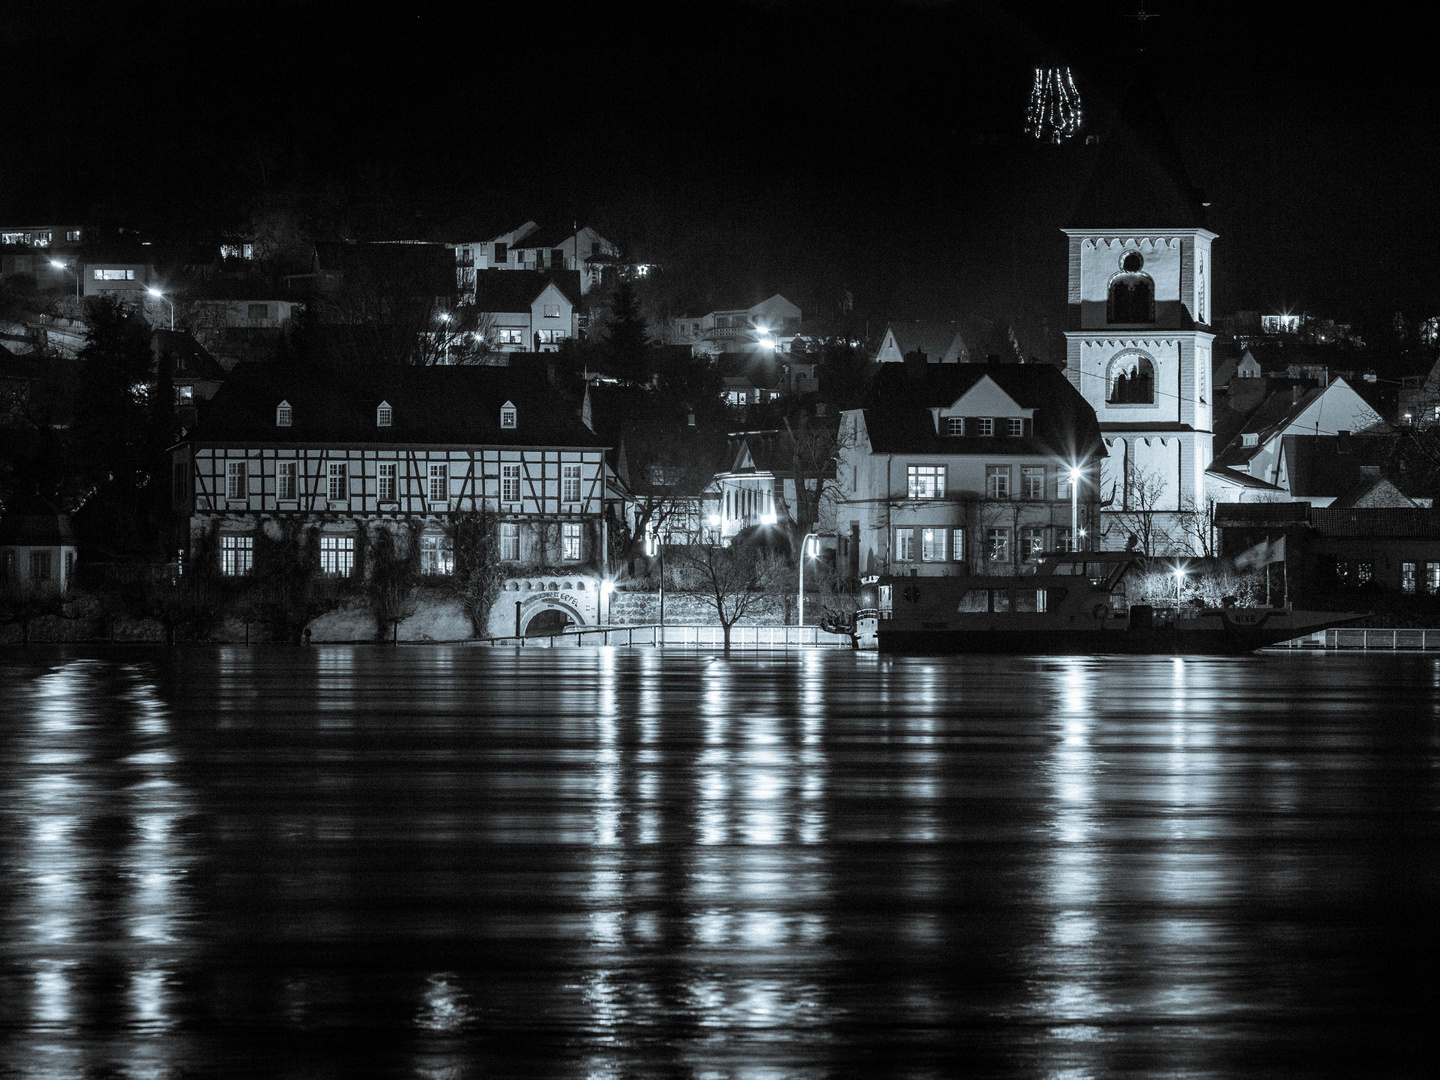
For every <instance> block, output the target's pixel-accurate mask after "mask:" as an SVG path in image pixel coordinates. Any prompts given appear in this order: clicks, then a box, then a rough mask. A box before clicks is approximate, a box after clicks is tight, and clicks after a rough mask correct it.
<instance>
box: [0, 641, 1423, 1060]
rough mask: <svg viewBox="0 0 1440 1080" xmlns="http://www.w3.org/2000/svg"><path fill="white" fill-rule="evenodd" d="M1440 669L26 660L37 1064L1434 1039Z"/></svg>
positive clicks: (1009, 1054)
mask: <svg viewBox="0 0 1440 1080" xmlns="http://www.w3.org/2000/svg"><path fill="white" fill-rule="evenodd" d="M1437 671H1440V668H1437V666H1436V665H1435V664H1434V662H1433V661H1430V660H1427V659H1424V658H1413V659H1405V658H1390V659H1384V660H1381V659H1378V658H1374V657H1369V658H1348V657H1324V658H1317V657H1256V658H1247V659H1243V660H1240V661H1225V662H1222V661H1207V660H1198V661H1197V660H1172V659H1171V658H1154V659H1150V658H1135V659H1121V660H1116V659H1109V660H1102V659H1086V658H1077V659H1073V660H1005V659H993V658H959V659H955V660H948V661H942V660H933V659H922V658H916V659H888V658H876V657H871V656H854V655H850V654H845V653H821V652H808V653H801V654H798V655H790V656H778V655H777V656H764V655H759V656H755V655H752V656H737V657H732V658H728V659H727V658H725V657H723V656H718V655H705V654H696V653H673V652H672V653H662V652H658V651H655V650H649V649H638V650H594V651H581V650H576V651H574V652H573V653H564V652H561V651H559V650H557V651H555V652H553V653H551V652H545V653H544V654H543V655H542V654H541V652H539V651H529V652H525V653H522V654H514V653H505V652H487V651H483V650H465V649H447V648H435V649H375V648H357V649H348V648H342V647H335V646H327V647H324V648H315V649H265V648H255V649H238V648H231V649H221V650H214V651H206V650H190V651H177V652H176V653H175V654H173V655H171V656H163V655H150V656H146V657H141V658H138V659H137V654H130V653H116V654H114V655H109V656H102V657H97V658H93V659H83V658H75V657H69V656H65V655H60V654H56V655H54V656H51V657H49V658H46V657H44V656H43V654H34V655H32V656H31V657H30V658H16V659H14V660H13V661H12V662H10V664H9V666H8V667H6V668H5V669H4V674H5V675H6V678H4V679H3V680H0V714H3V715H4V716H5V717H6V718H7V723H6V725H4V726H3V727H0V814H3V819H0V820H3V832H0V854H3V859H4V866H5V868H6V870H7V873H6V875H5V877H4V885H3V888H0V931H3V933H0V1024H3V1025H4V1026H5V1030H6V1031H7V1037H8V1039H9V1042H8V1044H7V1045H6V1047H5V1050H4V1060H3V1064H4V1066H5V1067H7V1068H9V1069H11V1070H12V1071H14V1072H16V1073H17V1074H18V1075H34V1076H41V1075H45V1076H49V1075H75V1076H84V1075H111V1074H113V1075H118V1076H140V1075H155V1076H174V1075H180V1074H181V1073H184V1074H186V1075H197V1076H205V1075H222V1074H223V1075H236V1076H242V1075H264V1074H275V1073H287V1074H291V1075H297V1076H308V1075H322V1074H323V1075H360V1074H378V1075H403V1076H437V1077H439V1076H464V1075H480V1074H484V1073H487V1072H488V1073H496V1074H515V1073H521V1074H530V1075H545V1076H557V1077H569V1076H575V1077H592V1076H593V1077H603V1076H614V1077H622V1076H623V1077H630V1076H674V1075H688V1076H709V1077H717V1078H720V1077H725V1078H731V1077H767V1076H796V1075H801V1076H803V1075H817V1076H818V1075H834V1074H843V1073H864V1074H875V1075H882V1074H883V1075H913V1076H935V1075H957V1074H963V1073H974V1074H977V1075H1024V1076H1049V1077H1060V1076H1075V1077H1081V1076H1086V1077H1088V1076H1101V1075H1116V1074H1123V1073H1131V1074H1134V1075H1161V1074H1186V1075H1190V1074H1193V1075H1233V1074H1235V1073H1236V1072H1243V1071H1246V1067H1247V1066H1248V1065H1249V1064H1251V1063H1253V1061H1255V1060H1256V1059H1257V1055H1260V1054H1266V1055H1269V1057H1268V1058H1267V1060H1271V1061H1277V1062H1280V1063H1281V1066H1282V1067H1279V1068H1277V1071H1281V1072H1285V1071H1292V1072H1296V1073H1315V1072H1327V1071H1347V1070H1346V1069H1345V1068H1343V1066H1345V1065H1346V1064H1349V1063H1353V1062H1354V1061H1355V1057H1356V1055H1357V1054H1360V1053H1362V1052H1363V1053H1364V1054H1365V1055H1366V1058H1365V1064H1366V1066H1367V1068H1366V1069H1351V1070H1348V1071H1352V1072H1356V1071H1371V1072H1381V1073H1388V1074H1403V1073H1406V1072H1407V1071H1408V1072H1416V1074H1418V1072H1417V1070H1414V1069H1409V1068H1408V1064H1409V1063H1411V1062H1412V1061H1421V1060H1428V1056H1427V1054H1428V1051H1429V1049H1430V1045H1429V1042H1428V1041H1427V1036H1425V1035H1424V1034H1423V1032H1425V1031H1427V1030H1428V1027H1427V1023H1428V1018H1429V1016H1430V1014H1431V1013H1432V1012H1433V1011H1434V1008H1433V1007H1434V1006H1435V1005H1436V1004H1437V1002H1436V1001H1435V994H1434V992H1433V991H1431V990H1428V989H1427V988H1426V987H1428V985H1429V983H1428V982H1427V981H1426V980H1424V979H1420V978H1416V979H1414V980H1409V981H1410V982H1411V983H1412V984H1414V985H1417V986H1420V987H1421V989H1419V990H1418V991H1417V990H1411V991H1410V992H1408V993H1404V994H1402V993H1401V992H1400V991H1399V990H1398V989H1397V987H1398V986H1399V985H1400V984H1401V983H1402V982H1403V981H1405V980H1403V979H1402V976H1405V975H1409V974H1414V975H1417V976H1418V975H1422V974H1427V973H1428V972H1429V971H1430V970H1431V968H1432V967H1433V961H1434V960H1435V959H1436V947H1435V936H1434V933H1433V930H1431V929H1430V928H1429V927H1430V917H1429V913H1430V912H1431V911H1433V907H1434V903H1435V901H1436V900H1437V899H1440V876H1437V875H1436V873H1435V869H1434V862H1433V852H1434V851H1435V850H1436V844H1435V840H1436V834H1435V829H1436V827H1435V824H1434V823H1435V821H1436V820H1437V817H1436V814H1435V810H1436V801H1437V800H1436V791H1437V789H1440V785H1437V783H1436V777H1437V763H1440V755H1437V746H1436V744H1437V730H1436V718H1437V715H1440V713H1437V704H1440V686H1437V677H1440V676H1437ZM1397 717H1398V718H1397ZM1430 981H1433V980H1430ZM1350 1017H1354V1019H1353V1020H1350V1019H1348V1018H1350ZM1422 1020H1423V1021H1425V1022H1423V1023H1422ZM1347 1055H1348V1056H1347ZM1292 1066H1293V1068H1292ZM1307 1066H1308V1067H1307ZM0 1071H3V1070H0Z"/></svg>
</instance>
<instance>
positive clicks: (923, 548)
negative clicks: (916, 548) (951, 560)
mask: <svg viewBox="0 0 1440 1080" xmlns="http://www.w3.org/2000/svg"><path fill="white" fill-rule="evenodd" d="M948 531H949V530H948V529H921V530H920V558H921V560H922V561H923V562H944V561H945V534H946V533H947V532H948Z"/></svg>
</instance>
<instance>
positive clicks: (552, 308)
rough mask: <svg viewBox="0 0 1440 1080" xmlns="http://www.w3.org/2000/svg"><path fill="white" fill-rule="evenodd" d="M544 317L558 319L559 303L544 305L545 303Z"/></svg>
mask: <svg viewBox="0 0 1440 1080" xmlns="http://www.w3.org/2000/svg"><path fill="white" fill-rule="evenodd" d="M545 318H547V319H558V318H560V305H559V304H546V305H545Z"/></svg>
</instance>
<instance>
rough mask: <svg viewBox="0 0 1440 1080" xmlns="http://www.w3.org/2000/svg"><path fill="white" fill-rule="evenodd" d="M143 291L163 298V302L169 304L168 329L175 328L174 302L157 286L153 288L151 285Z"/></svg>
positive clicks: (160, 298)
mask: <svg viewBox="0 0 1440 1080" xmlns="http://www.w3.org/2000/svg"><path fill="white" fill-rule="evenodd" d="M145 291H146V292H147V293H149V294H150V295H151V296H153V297H155V298H156V299H159V300H164V301H165V303H167V304H169V305H170V329H171V330H174V329H175V304H174V302H173V301H171V299H170V298H169V297H168V296H166V295H165V294H164V293H163V292H161V291H160V290H159V289H157V288H154V287H153V286H152V287H149V288H147V289H146V290H145Z"/></svg>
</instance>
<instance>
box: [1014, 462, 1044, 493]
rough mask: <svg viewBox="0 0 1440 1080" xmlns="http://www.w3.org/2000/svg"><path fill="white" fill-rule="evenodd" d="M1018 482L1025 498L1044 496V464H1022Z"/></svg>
mask: <svg viewBox="0 0 1440 1080" xmlns="http://www.w3.org/2000/svg"><path fill="white" fill-rule="evenodd" d="M1020 484H1021V488H1022V489H1023V491H1024V493H1025V498H1027V499H1043V498H1045V466H1043V465H1026V466H1023V467H1022V468H1021V470H1020Z"/></svg>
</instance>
